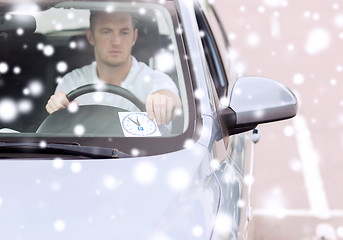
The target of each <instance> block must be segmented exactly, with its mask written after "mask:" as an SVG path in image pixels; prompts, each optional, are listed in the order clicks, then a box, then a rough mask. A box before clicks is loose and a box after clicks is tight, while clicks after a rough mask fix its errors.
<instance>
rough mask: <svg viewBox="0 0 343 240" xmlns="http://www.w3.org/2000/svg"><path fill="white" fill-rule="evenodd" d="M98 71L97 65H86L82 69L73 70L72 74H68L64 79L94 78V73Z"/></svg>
mask: <svg viewBox="0 0 343 240" xmlns="http://www.w3.org/2000/svg"><path fill="white" fill-rule="evenodd" d="M95 69H96V64H95V63H91V64H88V65H85V66H83V67H80V68H76V69H74V70H72V71H71V72H69V73H67V74H66V75H65V76H64V78H69V77H73V78H74V77H80V76H83V77H85V76H92V74H93V71H95Z"/></svg>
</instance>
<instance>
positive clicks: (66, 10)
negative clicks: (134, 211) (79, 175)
mask: <svg viewBox="0 0 343 240" xmlns="http://www.w3.org/2000/svg"><path fill="white" fill-rule="evenodd" d="M0 7H1V9H0V11H1V15H0V41H1V49H0V91H1V93H0V138H1V141H3V142H4V141H28V139H29V140H30V141H47V142H63V143H65V142H73V143H75V142H77V143H79V144H83V145H84V144H86V145H92V146H110V147H116V148H119V147H122V148H123V149H124V150H125V149H128V150H126V151H129V150H130V149H132V148H133V145H134V146H135V147H136V148H138V149H142V151H147V152H151V151H150V150H147V149H149V148H156V147H155V146H156V145H155V146H149V144H152V143H154V141H155V142H160V143H162V144H165V145H169V147H164V148H163V149H172V148H173V147H171V144H170V142H169V143H168V139H169V140H172V139H174V140H173V141H175V139H177V141H178V142H179V144H176V145H178V146H181V145H182V141H181V142H180V139H187V138H189V137H190V135H192V134H193V133H191V132H190V131H191V130H190V129H194V126H192V122H193V121H194V120H193V121H192V120H191V119H192V118H194V116H192V115H194V109H193V110H192V104H193V101H192V98H190V94H189V91H190V80H189V73H187V71H188V70H187V69H188V68H187V64H186V62H185V61H186V60H185V58H184V56H185V55H186V54H185V50H184V47H183V46H182V43H183V41H182V34H181V33H182V32H181V31H179V30H178V29H180V27H179V23H178V21H177V17H176V15H177V13H176V10H175V6H174V3H173V2H172V1H144V2H142V3H141V2H139V1H135V2H131V1H123V2H121V1H108V2H98V1H94V2H92V1H70V2H68V1H66V2H58V3H57V4H56V1H51V3H49V1H44V5H40V4H38V3H37V2H36V3H34V4H29V3H28V2H25V3H21V4H15V2H10V3H8V1H7V4H6V3H1V5H0ZM186 133H187V134H186ZM185 134H186V135H187V136H186V135H185ZM147 139H148V141H146V140H147ZM161 139H162V142H161ZM152 145H154V144H152ZM120 150H121V149H120ZM159 151H165V150H159ZM159 151H157V152H159ZM152 152H154V151H152Z"/></svg>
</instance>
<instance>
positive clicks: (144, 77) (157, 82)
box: [55, 56, 178, 112]
mask: <svg viewBox="0 0 343 240" xmlns="http://www.w3.org/2000/svg"><path fill="white" fill-rule="evenodd" d="M91 83H96V84H102V83H103V81H101V80H100V79H99V77H98V74H97V71H96V63H95V62H94V63H92V64H89V65H86V66H84V67H82V68H79V69H75V70H73V71H72V72H70V73H68V74H66V75H65V76H64V77H63V79H62V80H61V81H60V83H59V84H58V85H57V87H56V91H55V92H57V91H61V92H64V93H65V94H68V93H69V92H70V91H72V90H74V89H76V88H78V87H80V86H83V85H87V84H91ZM121 87H123V88H125V89H127V90H129V91H130V92H132V93H133V94H134V95H135V96H136V97H137V98H138V99H139V100H141V101H142V102H143V103H145V100H146V98H147V96H148V95H150V94H153V93H155V92H157V91H160V90H169V91H171V92H173V93H175V94H176V95H178V89H177V87H176V85H175V83H174V81H173V80H172V79H171V78H170V77H169V76H168V75H166V74H165V73H163V72H160V71H157V70H153V69H151V68H150V67H148V66H147V65H146V64H145V63H142V62H138V61H137V60H136V59H135V58H134V57H133V56H132V66H131V69H130V72H129V74H128V75H127V77H126V79H125V81H124V82H123V83H122V84H121ZM76 100H77V102H78V103H79V104H80V105H94V104H98V105H108V106H114V107H120V108H123V109H126V110H128V111H131V112H136V111H139V110H138V108H137V107H136V106H135V105H134V104H133V103H131V102H130V101H128V100H127V99H125V98H123V97H121V96H118V95H116V94H111V93H104V92H94V93H87V94H84V95H81V96H80V97H78V98H77V99H76Z"/></svg>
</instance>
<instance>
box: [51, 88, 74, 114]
mask: <svg viewBox="0 0 343 240" xmlns="http://www.w3.org/2000/svg"><path fill="white" fill-rule="evenodd" d="M74 102H75V103H76V104H78V103H77V101H76V100H74V101H73V103H74ZM68 105H69V100H68V98H67V96H66V94H65V93H63V92H56V93H55V94H54V95H52V96H51V97H50V99H49V101H48V103H47V104H46V106H45V109H46V110H47V111H48V113H50V114H51V113H53V112H55V111H57V110H60V109H64V108H66V107H67V106H68Z"/></svg>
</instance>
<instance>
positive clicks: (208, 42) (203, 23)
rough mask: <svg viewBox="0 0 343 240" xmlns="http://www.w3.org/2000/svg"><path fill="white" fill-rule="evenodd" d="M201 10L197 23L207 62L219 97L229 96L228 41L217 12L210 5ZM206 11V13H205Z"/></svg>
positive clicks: (198, 13)
mask: <svg viewBox="0 0 343 240" xmlns="http://www.w3.org/2000/svg"><path fill="white" fill-rule="evenodd" d="M206 6H207V7H206V8H205V9H204V8H202V9H201V8H200V9H199V10H198V11H197V12H196V15H197V22H198V25H199V28H200V31H201V34H202V44H203V47H204V50H205V55H206V61H207V64H208V66H209V69H210V72H211V76H212V79H213V82H214V85H215V88H216V92H217V94H218V97H219V98H221V97H225V96H226V95H227V90H228V85H229V79H228V76H230V75H229V71H228V67H229V66H228V64H229V63H228V62H227V51H228V47H229V45H228V44H229V43H228V40H227V38H226V36H225V33H224V32H223V29H222V28H221V25H220V22H218V18H217V15H216V12H215V10H214V9H213V8H212V6H210V5H206ZM203 10H206V11H203Z"/></svg>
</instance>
